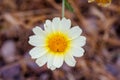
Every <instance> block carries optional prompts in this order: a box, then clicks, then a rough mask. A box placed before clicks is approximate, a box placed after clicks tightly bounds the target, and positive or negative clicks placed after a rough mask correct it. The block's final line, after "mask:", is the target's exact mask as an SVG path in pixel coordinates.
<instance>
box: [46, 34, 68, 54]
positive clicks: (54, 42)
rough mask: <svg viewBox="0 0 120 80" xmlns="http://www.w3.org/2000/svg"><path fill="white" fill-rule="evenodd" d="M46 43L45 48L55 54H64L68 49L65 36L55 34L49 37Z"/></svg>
mask: <svg viewBox="0 0 120 80" xmlns="http://www.w3.org/2000/svg"><path fill="white" fill-rule="evenodd" d="M47 43H48V46H47V47H48V48H49V50H50V51H52V52H55V53H62V52H65V51H66V49H67V48H68V43H69V41H68V40H67V38H66V36H65V35H63V34H60V33H56V34H53V35H50V36H49V38H48V40H47Z"/></svg>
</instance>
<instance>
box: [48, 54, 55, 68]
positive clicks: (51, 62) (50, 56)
mask: <svg viewBox="0 0 120 80" xmlns="http://www.w3.org/2000/svg"><path fill="white" fill-rule="evenodd" d="M47 59H48V62H47V67H48V68H50V67H51V66H53V60H54V56H53V55H51V53H48V54H47Z"/></svg>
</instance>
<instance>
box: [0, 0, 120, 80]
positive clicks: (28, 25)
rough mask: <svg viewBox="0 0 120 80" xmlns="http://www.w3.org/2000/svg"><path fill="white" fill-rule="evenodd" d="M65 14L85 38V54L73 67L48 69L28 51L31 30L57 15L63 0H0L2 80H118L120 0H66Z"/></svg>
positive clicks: (59, 14)
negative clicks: (106, 2) (105, 0)
mask: <svg viewBox="0 0 120 80" xmlns="http://www.w3.org/2000/svg"><path fill="white" fill-rule="evenodd" d="M68 2H69V3H70V4H71V5H72V7H73V9H74V13H71V12H69V11H68V10H66V12H65V16H66V17H67V18H69V19H71V20H72V25H73V26H75V25H79V26H80V27H81V28H82V29H83V34H82V35H84V36H86V37H87V44H86V45H85V47H84V49H85V50H86V52H85V55H84V56H83V57H81V58H76V60H77V61H78V62H77V64H76V66H75V67H73V68H71V67H69V66H67V65H66V64H64V65H63V66H62V67H61V68H60V69H57V70H55V71H50V70H48V69H47V68H46V66H43V67H41V68H40V67H38V66H37V64H35V63H34V60H32V59H31V58H30V55H29V54H28V52H29V50H30V49H31V48H32V46H30V45H29V44H28V37H29V36H30V35H32V34H33V33H32V28H33V27H34V26H40V27H41V28H43V23H44V21H45V20H46V19H52V18H54V17H56V16H58V17H60V16H61V0H0V80H120V0H112V4H111V5H110V6H108V7H100V6H98V5H97V4H96V3H91V4H88V2H87V0H68Z"/></svg>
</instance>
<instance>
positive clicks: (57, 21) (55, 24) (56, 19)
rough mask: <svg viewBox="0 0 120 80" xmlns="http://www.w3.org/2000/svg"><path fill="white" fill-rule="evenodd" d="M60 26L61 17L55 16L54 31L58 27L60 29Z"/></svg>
mask: <svg viewBox="0 0 120 80" xmlns="http://www.w3.org/2000/svg"><path fill="white" fill-rule="evenodd" d="M59 26H60V18H59V17H55V18H54V19H53V20H52V27H53V31H56V30H58V29H59Z"/></svg>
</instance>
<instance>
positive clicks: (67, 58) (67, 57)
mask: <svg viewBox="0 0 120 80" xmlns="http://www.w3.org/2000/svg"><path fill="white" fill-rule="evenodd" d="M65 62H66V64H68V65H69V66H71V67H73V66H75V64H76V61H75V59H74V57H73V56H72V54H70V53H67V54H66V55H65Z"/></svg>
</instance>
